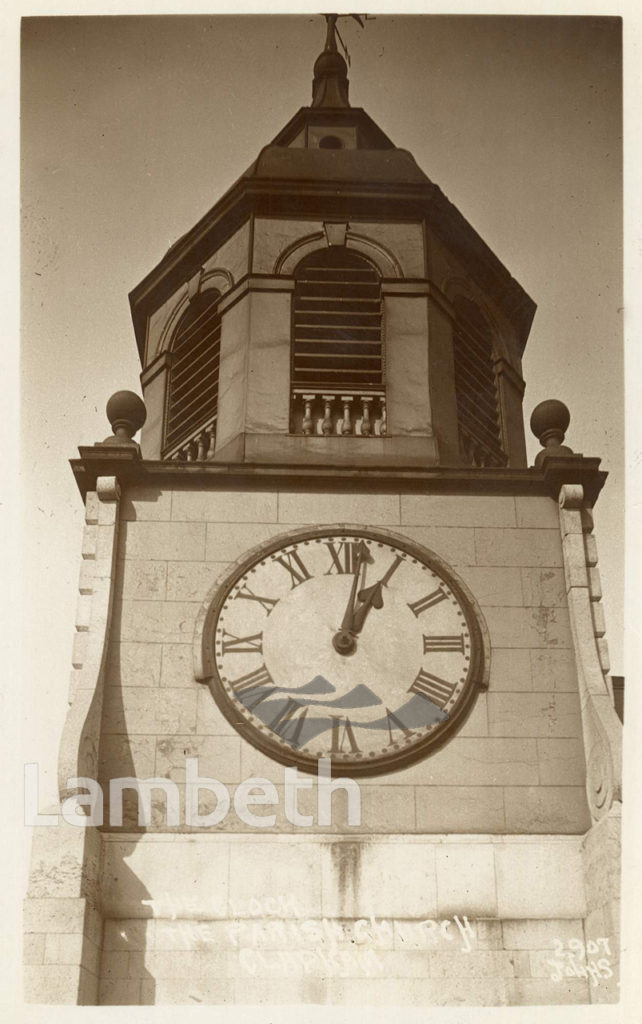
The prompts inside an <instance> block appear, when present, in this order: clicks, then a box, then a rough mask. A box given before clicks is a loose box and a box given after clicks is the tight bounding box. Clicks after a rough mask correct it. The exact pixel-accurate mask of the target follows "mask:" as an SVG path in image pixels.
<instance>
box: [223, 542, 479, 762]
mask: <svg viewBox="0 0 642 1024" xmlns="http://www.w3.org/2000/svg"><path fill="white" fill-rule="evenodd" d="M210 621H211V623H212V626H211V629H210V631H209V633H208V637H209V643H210V644H211V645H212V648H211V662H212V665H213V668H214V671H213V674H212V678H211V680H210V685H211V688H212V692H213V695H214V697H215V699H216V701H217V703H218V705H219V707H220V708H221V710H222V711H223V713H224V714H225V716H226V717H227V718H228V720H229V721H230V722H231V723H232V725H234V726H235V728H236V729H237V730H238V731H239V732H240V733H241V735H243V736H244V737H245V738H246V739H247V740H248V741H249V742H250V743H252V744H253V745H254V746H256V747H258V748H259V749H261V750H262V751H263V752H264V753H266V754H268V755H269V756H271V757H273V758H275V759H276V760H278V761H280V762H281V763H283V764H288V765H296V766H297V767H300V768H302V769H304V770H306V771H314V772H316V770H317V761H318V759H319V758H321V757H323V758H330V759H331V761H332V771H333V774H343V775H352V776H355V775H366V774H377V773H383V772H388V771H392V770H395V769H396V768H401V767H405V766H406V765H408V764H410V763H412V762H413V761H416V760H418V759H419V758H421V757H423V756H425V755H426V754H427V753H428V752H429V751H431V750H432V749H434V748H436V747H437V746H440V745H441V744H442V743H443V742H444V741H445V740H446V739H447V738H448V736H449V735H452V733H453V732H454V730H455V728H457V727H458V725H460V724H461V723H462V721H463V719H464V717H465V715H466V714H467V713H468V711H469V710H470V707H471V705H472V702H473V701H474V699H475V695H476V690H477V689H478V685H477V684H478V682H479V679H480V666H481V657H482V648H481V635H480V629H479V625H478V622H477V618H476V616H475V613H474V611H473V609H472V607H471V604H470V602H469V600H468V599H467V597H466V596H465V593H464V590H463V587H462V584H461V583H460V582H459V581H457V580H456V579H455V577H454V574H453V573H452V570H449V568H448V567H447V566H446V565H445V563H443V562H442V561H441V559H439V558H437V556H435V555H433V554H431V553H430V552H428V551H426V550H425V549H423V548H420V547H418V546H416V545H413V544H412V543H410V542H408V541H406V540H404V539H402V538H397V537H395V536H393V535H392V534H389V533H387V532H386V533H384V532H382V531H376V530H366V529H364V530H361V529H359V530H353V529H348V528H344V529H343V530H341V529H340V528H335V529H330V528H316V529H313V530H308V531H305V532H297V533H296V534H293V535H291V536H290V538H289V541H284V540H283V538H279V539H278V540H276V541H272V542H270V543H269V544H266V545H264V546H263V547H262V548H261V549H256V550H255V551H254V552H253V553H252V554H251V555H250V556H248V558H246V559H244V560H243V561H242V562H241V563H240V564H239V563H237V565H236V567H235V569H234V571H233V573H232V574H231V576H230V577H228V579H227V581H226V582H225V583H224V585H223V587H222V588H221V590H220V592H219V596H218V599H217V601H216V603H215V606H214V609H213V616H212V618H211V619H210Z"/></svg>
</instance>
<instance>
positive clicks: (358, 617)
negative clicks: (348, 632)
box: [352, 559, 400, 633]
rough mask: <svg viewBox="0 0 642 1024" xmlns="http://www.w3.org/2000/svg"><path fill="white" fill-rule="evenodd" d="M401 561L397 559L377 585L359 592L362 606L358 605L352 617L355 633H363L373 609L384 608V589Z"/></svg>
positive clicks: (374, 584)
mask: <svg viewBox="0 0 642 1024" xmlns="http://www.w3.org/2000/svg"><path fill="white" fill-rule="evenodd" d="M399 561H400V559H396V560H395V561H394V562H393V563H392V565H391V566H390V568H389V569H388V571H387V572H386V574H385V575H384V576H382V577H381V579H380V580H377V582H376V583H373V584H372V586H371V587H366V588H365V589H364V590H360V591H359V594H358V595H357V596H358V598H359V601H360V604H358V605H357V607H356V608H355V610H354V612H353V615H352V632H353V633H360V632H361V630H362V629H363V625H364V622H365V621H366V619H367V617H368V612H369V611H370V609H371V608H383V588H384V587H386V586H387V585H388V580H389V579H390V577H391V576H392V574H393V572H394V571H395V570H396V568H397V566H398V565H399Z"/></svg>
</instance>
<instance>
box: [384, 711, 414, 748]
mask: <svg viewBox="0 0 642 1024" xmlns="http://www.w3.org/2000/svg"><path fill="white" fill-rule="evenodd" d="M386 715H387V716H388V735H389V736H390V742H391V743H394V739H393V737H392V727H393V726H394V727H395V729H401V730H402V732H403V734H404V736H412V735H413V731H412V729H409V728H408V726H407V725H404V724H403V722H402V721H401V719H400V718H397V716H396V715H395V714H394V712H392V711H391V710H390V708H386Z"/></svg>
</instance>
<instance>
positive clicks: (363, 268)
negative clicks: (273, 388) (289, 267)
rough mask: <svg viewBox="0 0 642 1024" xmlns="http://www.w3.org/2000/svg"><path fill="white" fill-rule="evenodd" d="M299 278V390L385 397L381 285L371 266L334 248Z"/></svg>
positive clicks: (315, 256) (311, 260) (304, 264)
mask: <svg viewBox="0 0 642 1024" xmlns="http://www.w3.org/2000/svg"><path fill="white" fill-rule="evenodd" d="M295 278H296V286H295V291H294V344H293V352H292V383H293V386H294V388H298V389H306V388H307V390H308V391H319V392H321V391H325V392H329V393H331V394H332V393H336V394H339V393H340V392H342V391H346V390H350V391H352V392H354V393H355V394H361V393H364V392H365V393H368V392H381V390H382V388H383V344H382V336H381V285H380V278H379V274H378V272H377V271H376V270H375V269H374V267H373V266H372V264H371V263H369V262H368V261H367V260H366V259H364V258H363V257H362V256H360V255H358V254H357V253H355V252H353V251H352V250H350V249H346V248H345V247H344V246H339V245H337V246H330V247H329V248H327V249H319V250H318V251H316V252H313V253H311V254H310V255H309V256H306V257H305V259H303V260H302V261H301V263H299V265H298V267H297V268H296V271H295Z"/></svg>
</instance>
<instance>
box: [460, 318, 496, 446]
mask: <svg viewBox="0 0 642 1024" xmlns="http://www.w3.org/2000/svg"><path fill="white" fill-rule="evenodd" d="M455 312H456V315H457V316H456V323H455V345H454V357H455V390H456V395H457V416H458V420H459V442H460V450H461V455H462V458H463V459H464V461H465V462H466V463H468V464H469V465H472V466H505V465H506V454H505V452H504V449H503V445H502V429H501V418H500V411H499V403H498V392H497V378H496V375H495V370H494V366H493V363H494V352H493V337H492V331H491V329H490V327H489V325H488V323H487V322H486V320H485V319H484V317H483V316H482V314H481V313H480V311H479V309H478V308H477V306H476V305H475V304H474V303H473V302H471V301H470V300H469V299H465V298H459V299H457V300H456V301H455Z"/></svg>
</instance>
